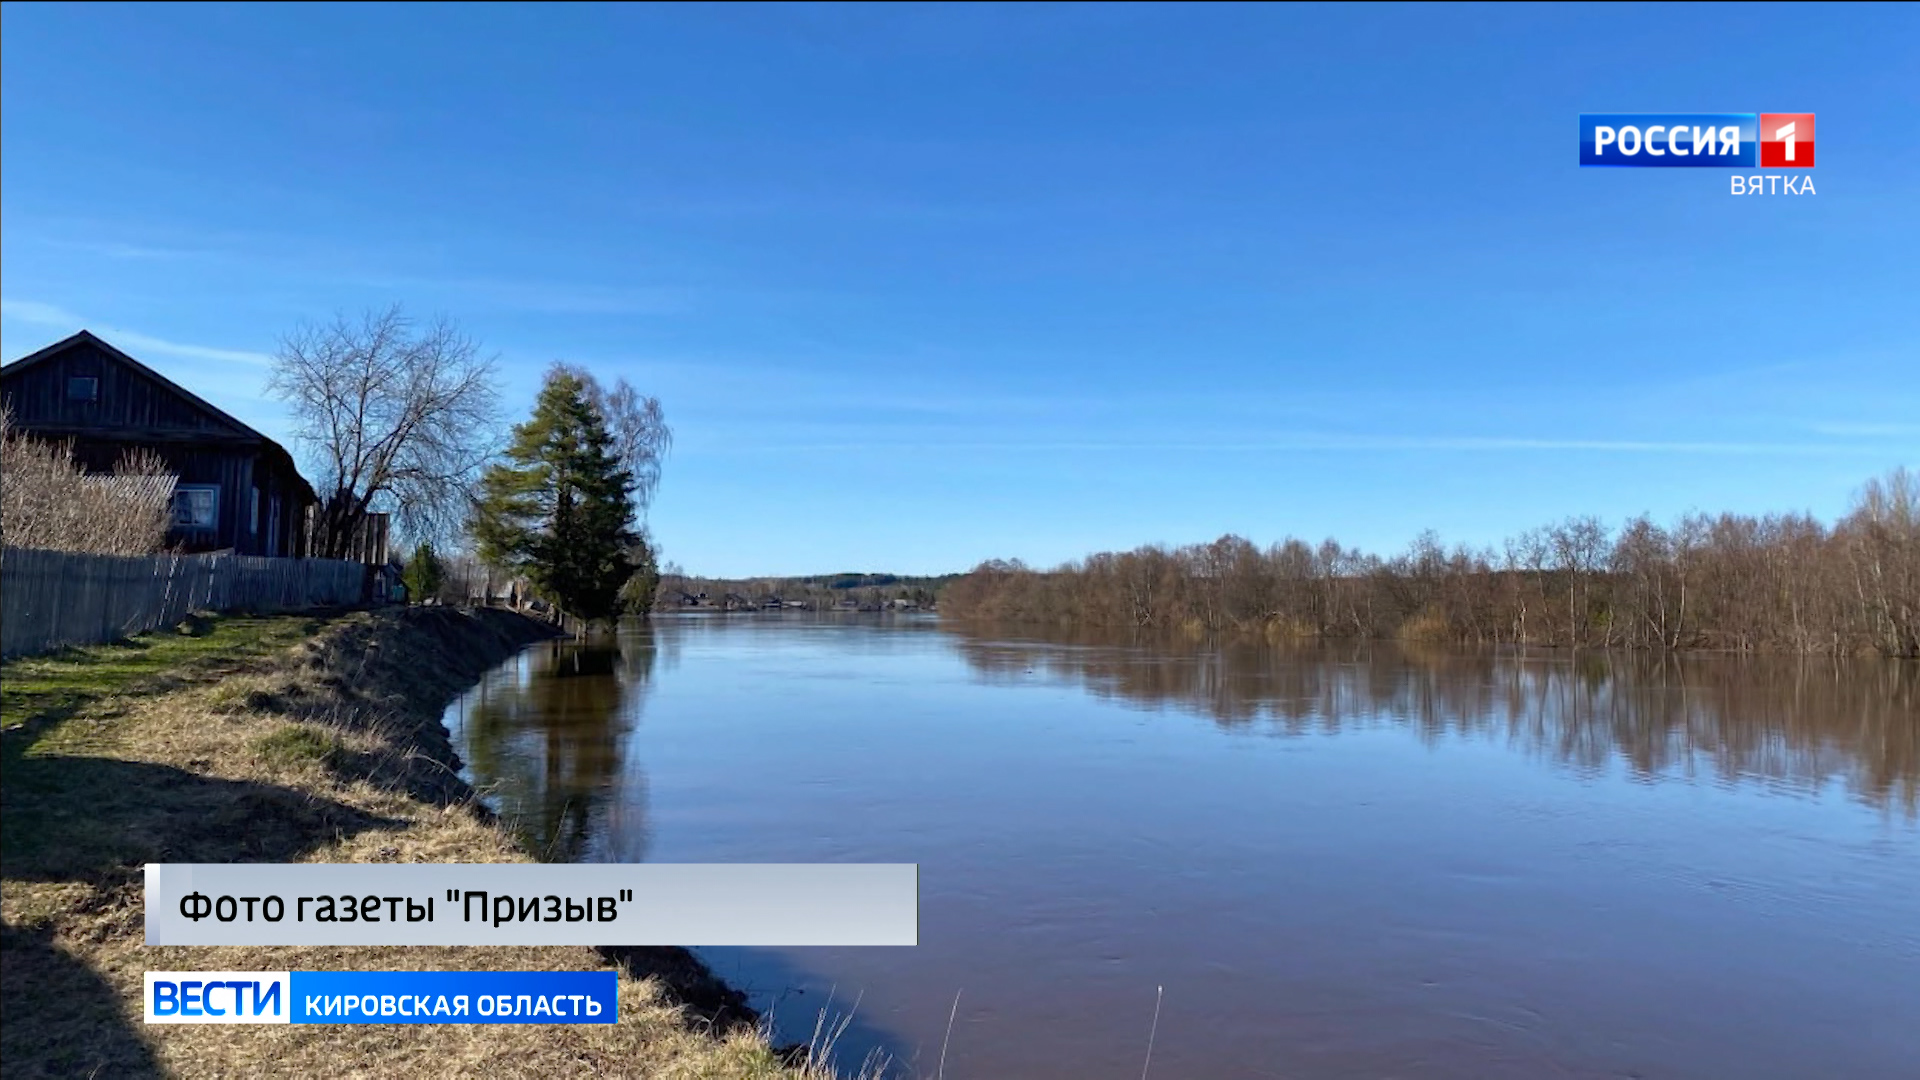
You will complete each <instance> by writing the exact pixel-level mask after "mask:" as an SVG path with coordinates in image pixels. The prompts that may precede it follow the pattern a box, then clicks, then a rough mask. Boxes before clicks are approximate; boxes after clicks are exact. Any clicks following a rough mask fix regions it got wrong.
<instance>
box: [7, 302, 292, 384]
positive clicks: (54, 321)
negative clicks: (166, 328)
mask: <svg viewBox="0 0 1920 1080" xmlns="http://www.w3.org/2000/svg"><path fill="white" fill-rule="evenodd" d="M0 318H7V319H14V320H17V321H19V322H23V323H27V324H29V325H31V326H50V327H54V328H57V329H64V330H66V331H68V332H70V333H71V332H73V331H78V330H82V329H86V330H92V331H93V332H94V333H95V334H97V335H99V336H100V337H103V338H105V339H107V340H108V341H109V342H112V343H113V344H114V345H116V346H118V347H120V348H124V349H126V350H127V351H129V352H136V353H138V352H148V353H159V354H161V355H163V356H178V357H182V358H185V359H189V360H217V361H221V362H224V363H230V364H247V365H250V366H253V367H266V366H268V365H270V364H272V363H273V357H271V356H268V355H267V354H266V353H263V352H252V351H249V350H246V349H217V348H214V347H212V346H209V345H194V344H191V343H187V342H180V341H169V340H167V339H166V338H159V337H154V336H153V335H151V334H143V333H140V332H139V331H138V330H128V329H126V328H124V327H118V326H109V325H106V324H103V323H91V324H89V321H88V320H86V319H83V318H81V317H80V316H79V315H76V314H74V313H73V312H71V311H68V310H67V309H65V308H62V307H57V306H55V305H53V304H45V303H41V302H40V301H38V300H9V299H4V298H0Z"/></svg>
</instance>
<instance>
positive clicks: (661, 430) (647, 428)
mask: <svg viewBox="0 0 1920 1080" xmlns="http://www.w3.org/2000/svg"><path fill="white" fill-rule="evenodd" d="M555 366H556V367H558V368H559V369H560V370H562V371H564V372H566V373H567V374H569V375H572V376H573V377H574V378H576V379H579V380H580V381H581V382H582V383H585V384H586V388H587V401H588V403H589V404H591V405H592V406H593V407H594V408H595V409H597V410H599V412H600V418H601V419H602V420H604V421H606V425H607V430H608V431H609V432H611V433H612V434H613V446H614V451H615V453H617V454H618V455H619V457H620V463H621V464H622V465H624V466H625V467H626V469H627V471H628V472H630V473H632V474H633V505H634V512H635V516H636V518H640V519H644V518H645V517H646V512H647V505H648V504H649V503H651V502H652V501H653V493H654V491H655V490H657V489H658V488H659V486H660V465H661V463H662V462H663V461H664V460H665V459H666V456H667V452H668V451H669V450H671V449H672V448H673V429H671V428H669V427H667V414H666V413H665V412H664V411H663V410H662V409H661V408H660V399H659V398H654V397H648V396H646V395H644V394H642V393H640V392H639V391H638V390H635V389H634V388H633V385H632V384H631V383H629V382H627V380H625V379H621V380H619V381H618V382H616V383H614V384H613V388H612V389H607V388H606V387H604V386H602V385H601V384H600V380H598V379H596V378H594V376H593V373H592V372H590V371H588V370H587V369H586V368H583V367H579V366H577V365H574V364H564V363H563V364H557V365H555ZM639 523H640V522H639V521H636V522H635V524H636V525H638V524H639Z"/></svg>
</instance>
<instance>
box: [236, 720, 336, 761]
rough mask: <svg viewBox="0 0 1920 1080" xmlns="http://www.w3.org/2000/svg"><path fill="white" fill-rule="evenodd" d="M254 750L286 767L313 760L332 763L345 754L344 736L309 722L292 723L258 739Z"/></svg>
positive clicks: (254, 742)
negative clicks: (342, 739)
mask: <svg viewBox="0 0 1920 1080" xmlns="http://www.w3.org/2000/svg"><path fill="white" fill-rule="evenodd" d="M253 752H254V753H256V754H259V755H260V756H261V757H262V758H264V759H266V761H267V763H268V764H270V765H274V766H277V767H279V768H283V769H284V768H287V767H288V766H292V765H299V764H303V763H306V762H309V761H312V762H318V763H320V764H322V765H332V764H333V763H334V762H335V761H337V760H339V757H340V754H341V745H340V737H339V736H338V735H329V734H327V733H326V732H323V731H320V730H319V729H318V728H314V727H310V726H308V725H306V724H288V725H287V726H285V727H283V728H280V729H278V730H276V731H272V732H269V733H267V734H265V735H262V736H261V737H260V738H258V739H255V740H254V741H253Z"/></svg>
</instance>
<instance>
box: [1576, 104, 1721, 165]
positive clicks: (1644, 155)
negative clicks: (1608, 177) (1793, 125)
mask: <svg viewBox="0 0 1920 1080" xmlns="http://www.w3.org/2000/svg"><path fill="white" fill-rule="evenodd" d="M1758 155H1759V118H1758V116H1757V115H1756V114H1754V113H1581V114H1580V164H1582V165H1618V166H1625V167H1628V168H1640V169H1648V168H1652V169H1662V168H1665V169H1674V168H1680V169H1687V168H1692V169H1731V168H1739V169H1751V168H1753V167H1754V166H1755V165H1756V164H1757V163H1758V160H1759V159H1758Z"/></svg>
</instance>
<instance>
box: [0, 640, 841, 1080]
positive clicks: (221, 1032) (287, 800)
mask: <svg viewBox="0 0 1920 1080" xmlns="http://www.w3.org/2000/svg"><path fill="white" fill-rule="evenodd" d="M250 624H251V625H253V626H254V628H255V629H256V631H258V632H259V634H260V635H262V636H264V637H268V638H272V637H273V636H274V634H275V633H278V634H280V635H281V636H282V638H285V637H288V636H293V637H299V638H303V639H304V640H303V643H302V644H299V645H296V646H294V647H293V648H291V649H285V650H282V651H280V652H278V653H269V654H267V655H256V656H253V657H251V658H247V659H243V660H241V661H240V662H238V663H230V664H228V665H226V667H225V668H224V669H222V668H218V667H212V666H207V665H202V666H201V667H199V668H197V669H196V668H195V667H193V665H191V664H187V665H183V667H182V671H183V672H185V674H180V675H176V676H174V677H173V679H172V681H171V682H169V683H167V684H165V685H163V686H161V687H160V688H159V689H155V686H156V684H155V683H153V682H152V681H151V680H144V681H143V677H140V676H130V677H128V678H125V679H122V680H121V681H120V683H119V686H118V688H117V689H116V688H115V687H113V686H100V685H93V686H90V687H89V688H88V689H87V690H86V691H85V692H83V693H77V694H76V693H73V692H70V688H68V689H60V687H61V686H64V685H65V684H63V683H62V680H63V679H64V680H65V681H66V683H72V682H75V681H84V680H78V679H76V678H75V677H73V673H72V672H71V671H65V670H64V669H63V667H62V665H65V667H67V668H74V669H80V670H85V669H87V668H89V666H98V665H110V662H111V660H112V656H111V649H112V648H114V647H103V648H101V649H94V650H86V651H84V652H76V653H71V654H67V656H66V657H65V658H64V659H55V660H40V661H34V662H26V663H20V664H9V665H7V666H6V668H5V669H4V671H0V693H4V696H5V698H6V700H7V708H8V710H9V712H10V713H12V714H13V715H12V716H11V717H10V719H11V720H12V721H13V723H12V726H10V727H9V728H8V730H6V731H5V733H4V735H0V739H3V740H4V742H0V747H3V748H4V754H5V758H4V769H5V782H4V784H0V840H3V841H4V842H3V844H0V851H4V863H3V865H0V871H3V872H0V878H3V879H4V880H3V881H0V915H3V916H4V935H5V940H4V953H5V964H4V965H3V966H0V1008H4V1012H5V1015H6V1023H5V1025H4V1026H3V1027H0V1061H4V1063H5V1064H4V1069H5V1073H6V1075H7V1076H10V1077H11V1076H16V1075H18V1076H22V1077H26V1076H62V1077H64V1076H103V1077H104V1076H140V1075H178V1076H242V1075H247V1076H251V1075H260V1074H264V1073H275V1074H282V1075H330V1076H367V1077H387V1076H413V1075H422V1074H426V1075H435V1076H478V1075H484V1076H489V1077H496V1078H508V1077H533V1076H543V1077H544V1076H570V1075H596V1076H600V1075H609V1076H657V1077H776V1076H778V1077H823V1076H827V1075H830V1073H829V1072H828V1071H827V1070H826V1069H825V1068H824V1067H822V1066H809V1065H804V1064H802V1065H790V1064H787V1063H785V1062H784V1061H783V1060H782V1055H780V1054H777V1053H775V1051H774V1050H773V1049H772V1047H771V1046H770V1044H769V1042H768V1040H767V1038H766V1036H765V1032H764V1031H763V1030H762V1029H760V1028H759V1027H758V1026H757V1024H756V1023H755V1022H754V1018H753V1017H752V1014H751V1013H750V1012H748V1011H747V1010H746V1009H745V1007H744V1003H743V1002H742V1001H741V999H740V998H739V997H738V995H736V994H734V993H733V992H731V991H729V990H727V989H726V988H725V987H723V986H721V985H720V984H718V983H717V982H716V981H714V980H713V979H712V977H711V976H710V975H708V974H707V973H706V972H705V970H704V969H703V968H701V967H700V966H699V965H698V964H697V962H695V961H693V960H692V958H691V957H690V956H689V955H688V954H686V953H684V952H683V951H681V950H675V949H621V950H595V949H589V948H584V947H581V948H574V947H542V948H438V947H435V948H417V949H391V948H385V949H383V948H372V947H368V948H338V947H297V948H254V947H234V948H182V947H173V948H149V947H147V946H146V945H145V944H143V940H144V927H143V923H142V913H141V876H140V869H141V866H142V864H144V863H145V862H148V861H171V862H230V861H288V862H297V861H309V862H450V861H457V862H508V861H516V862H517V861H526V860H527V856H526V855H525V854H524V853H522V852H521V851H519V850H518V849H517V848H516V847H515V846H514V843H513V841H512V840H511V839H510V838H509V836H508V835H507V834H506V833H505V832H504V831H503V830H502V829H501V828H499V827H498V826H497V825H496V824H495V823H494V822H493V821H492V820H491V818H490V816H488V815H486V814H485V812H484V811H483V810H481V809H479V808H478V807H477V806H476V804H474V803H473V802H472V799H471V791H470V789H468V788H466V786H465V785H464V784H462V783H461V782H460V781H459V780H458V778H457V777H456V776H455V775H454V774H453V772H452V769H451V767H450V765H451V760H452V759H451V752H450V750H448V748H447V746H446V739H445V731H444V729H443V728H441V727H440V725H439V722H438V716H439V708H440V706H441V705H442V704H443V703H444V701H445V700H446V697H447V696H448V695H449V694H450V693H451V692H452V691H453V690H457V689H458V688H459V687H460V686H462V685H464V684H465V683H466V682H467V681H469V680H470V679H471V678H472V676H473V674H475V673H477V671H478V670H479V669H480V668H482V667H484V666H485V665H486V664H487V663H488V662H490V661H492V660H494V659H497V658H498V657H499V656H502V655H504V654H505V653H506V651H507V650H508V649H509V648H510V647H511V645H512V644H513V643H514V642H515V641H516V640H524V639H526V638H528V637H531V636H532V635H534V634H535V633H537V632H538V631H537V629H536V624H533V623H531V622H528V621H526V620H520V619H518V618H517V617H515V616H511V615H507V614H505V613H502V612H482V613H474V614H465V613H461V612H456V611H450V610H446V609H438V610H435V609H415V610H413V611H409V612H407V613H404V614H393V613H387V614H381V615H369V614H357V615H350V616H345V617H341V618H337V619H333V620H330V621H328V622H327V623H325V625H323V626H321V627H319V632H318V633H317V634H314V635H312V636H307V631H308V630H310V629H312V627H311V626H310V625H308V624H307V623H306V621H304V620H301V619H299V618H298V617H288V619H287V620H286V621H285V622H282V621H280V620H272V619H265V620H251V621H250ZM219 633H220V631H219V630H217V629H216V630H215V632H214V633H213V634H210V635H207V636H209V637H217V636H218V634H219ZM137 645H138V643H136V646H137ZM153 647H154V646H152V645H149V646H148V648H153ZM119 648H126V647H125V646H121V647H119ZM226 655H229V656H231V655H233V654H232V653H227V654H226ZM236 668H237V670H236ZM195 671H198V672H199V674H197V675H196V674H194V672H195ZM49 686H52V687H54V689H53V690H49V689H48V688H49ZM614 963H618V964H619V966H620V967H621V969H622V970H623V972H624V973H625V974H627V975H628V976H629V977H628V978H623V979H622V981H621V1007H620V1022H619V1023H618V1024H615V1025H611V1026H607V1025H594V1026H580V1027H568V1026H525V1027H520V1026H487V1027H481V1026H472V1025H421V1026H407V1025H353V1026H337V1027H336V1026H291V1027H240V1026H234V1027H226V1026H204V1027H203V1026H185V1025H182V1026H172V1025H155V1026H151V1027H149V1026H147V1025H144V1024H143V1023H142V1022H141V1001H140V994H141V974H142V972H144V971H146V970H150V969H159V970H163V969H176V970H196V969H198V970H222V969H225V970H241V971H246V970H330V969H372V970H394V969H423V970H425V969H435V970H533V969H541V970H588V969H596V968H599V969H604V968H606V967H609V966H612V965H613V964H614Z"/></svg>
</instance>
